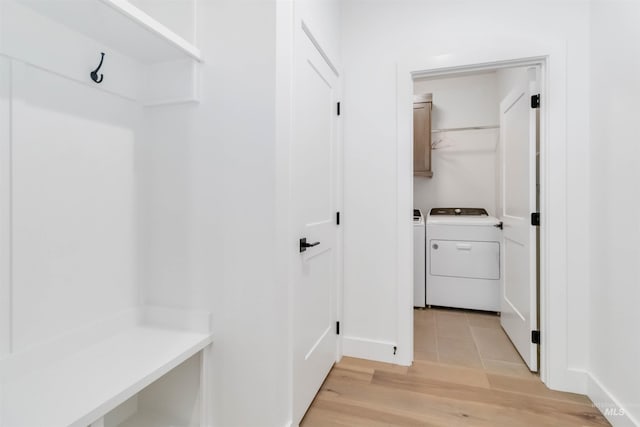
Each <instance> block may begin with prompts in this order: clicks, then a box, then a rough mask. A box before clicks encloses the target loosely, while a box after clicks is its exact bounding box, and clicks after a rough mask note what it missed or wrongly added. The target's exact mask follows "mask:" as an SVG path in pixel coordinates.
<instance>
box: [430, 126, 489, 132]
mask: <svg viewBox="0 0 640 427" xmlns="http://www.w3.org/2000/svg"><path fill="white" fill-rule="evenodd" d="M482 129H500V126H498V125H494V126H470V127H465V128H449V129H432V130H431V133H439V132H457V131H460V130H482Z"/></svg>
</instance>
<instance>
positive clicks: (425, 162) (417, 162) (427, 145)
mask: <svg viewBox="0 0 640 427" xmlns="http://www.w3.org/2000/svg"><path fill="white" fill-rule="evenodd" d="M431 105H432V97H431V94H427V95H416V96H415V97H414V99H413V175H414V176H424V177H427V178H431V177H432V176H433V172H432V171H431Z"/></svg>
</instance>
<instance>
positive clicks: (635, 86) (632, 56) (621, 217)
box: [583, 0, 640, 426]
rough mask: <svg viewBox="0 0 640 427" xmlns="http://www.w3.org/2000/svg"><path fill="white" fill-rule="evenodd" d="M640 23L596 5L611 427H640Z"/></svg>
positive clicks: (597, 208) (594, 335) (595, 225)
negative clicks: (639, 126) (639, 97)
mask: <svg viewBox="0 0 640 427" xmlns="http://www.w3.org/2000/svg"><path fill="white" fill-rule="evenodd" d="M639 18H640V4H639V3H638V2H632V1H600V0H596V1H593V2H592V9H591V63H590V65H591V115H590V119H589V121H588V122H589V123H590V130H591V162H592V168H593V174H592V176H591V177H590V179H589V180H588V181H585V183H584V184H585V187H589V189H590V190H591V208H592V209H591V214H590V220H591V227H589V230H588V233H586V234H585V237H583V239H584V240H587V239H588V241H590V243H591V262H590V268H589V269H585V270H587V271H588V273H589V274H590V275H591V303H590V305H589V314H590V319H589V320H590V321H589V325H588V326H589V338H590V346H589V373H590V377H591V381H590V388H589V395H590V397H591V398H592V399H593V401H594V402H595V403H596V404H597V405H599V406H600V408H601V410H603V411H604V412H605V414H606V411H607V410H609V411H616V410H617V412H610V413H609V416H608V418H609V420H610V421H611V423H612V425H614V426H631V425H634V423H635V425H640V369H639V368H638V361H640V340H638V339H637V336H638V331H637V329H638V325H640V311H639V310H638V302H639V301H640V286H639V283H640V262H639V261H640V249H639V248H638V245H637V242H638V241H639V240H640V226H639V222H638V217H639V216H640V191H639V190H638V186H637V182H638V181H639V180H640V171H639V170H638V166H637V163H638V158H639V157H640V146H639V145H638V141H639V137H638V136H639V132H638V127H637V119H638V117H639V116H640V108H639V107H638V94H640V80H638V75H639V74H640V45H638V43H637V40H640V28H639V27H638V24H637V23H638V19H639ZM585 123H586V122H585ZM620 409H622V411H624V413H625V414H626V415H622V413H621V411H620Z"/></svg>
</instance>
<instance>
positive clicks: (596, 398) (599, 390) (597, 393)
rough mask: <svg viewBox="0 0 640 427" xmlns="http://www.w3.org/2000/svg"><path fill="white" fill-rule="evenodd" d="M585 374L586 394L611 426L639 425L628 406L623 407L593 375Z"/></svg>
mask: <svg viewBox="0 0 640 427" xmlns="http://www.w3.org/2000/svg"><path fill="white" fill-rule="evenodd" d="M585 375H586V376H587V378H588V387H587V395H588V396H589V398H590V399H591V401H592V402H593V404H594V405H595V406H596V407H597V408H598V409H599V410H600V412H602V414H603V415H604V416H605V418H606V419H607V421H609V422H610V423H611V425H612V426H613V427H635V426H640V420H636V419H634V418H633V417H632V416H631V414H629V411H628V408H625V407H624V405H622V404H621V403H620V401H619V400H618V399H616V398H615V397H614V396H613V395H612V394H611V392H610V391H609V390H607V389H606V388H605V386H604V385H602V383H601V382H600V381H599V380H598V379H597V378H596V377H595V376H593V375H592V374H589V373H586V372H585Z"/></svg>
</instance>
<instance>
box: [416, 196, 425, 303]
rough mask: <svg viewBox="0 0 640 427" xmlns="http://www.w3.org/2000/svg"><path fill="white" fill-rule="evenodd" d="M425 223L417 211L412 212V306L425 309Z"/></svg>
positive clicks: (420, 213)
mask: <svg viewBox="0 0 640 427" xmlns="http://www.w3.org/2000/svg"><path fill="white" fill-rule="evenodd" d="M425 262H426V254H425V222H424V216H422V212H421V211H420V210H419V209H414V210H413V306H414V307H425V306H426V299H425V274H426V270H425Z"/></svg>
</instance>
